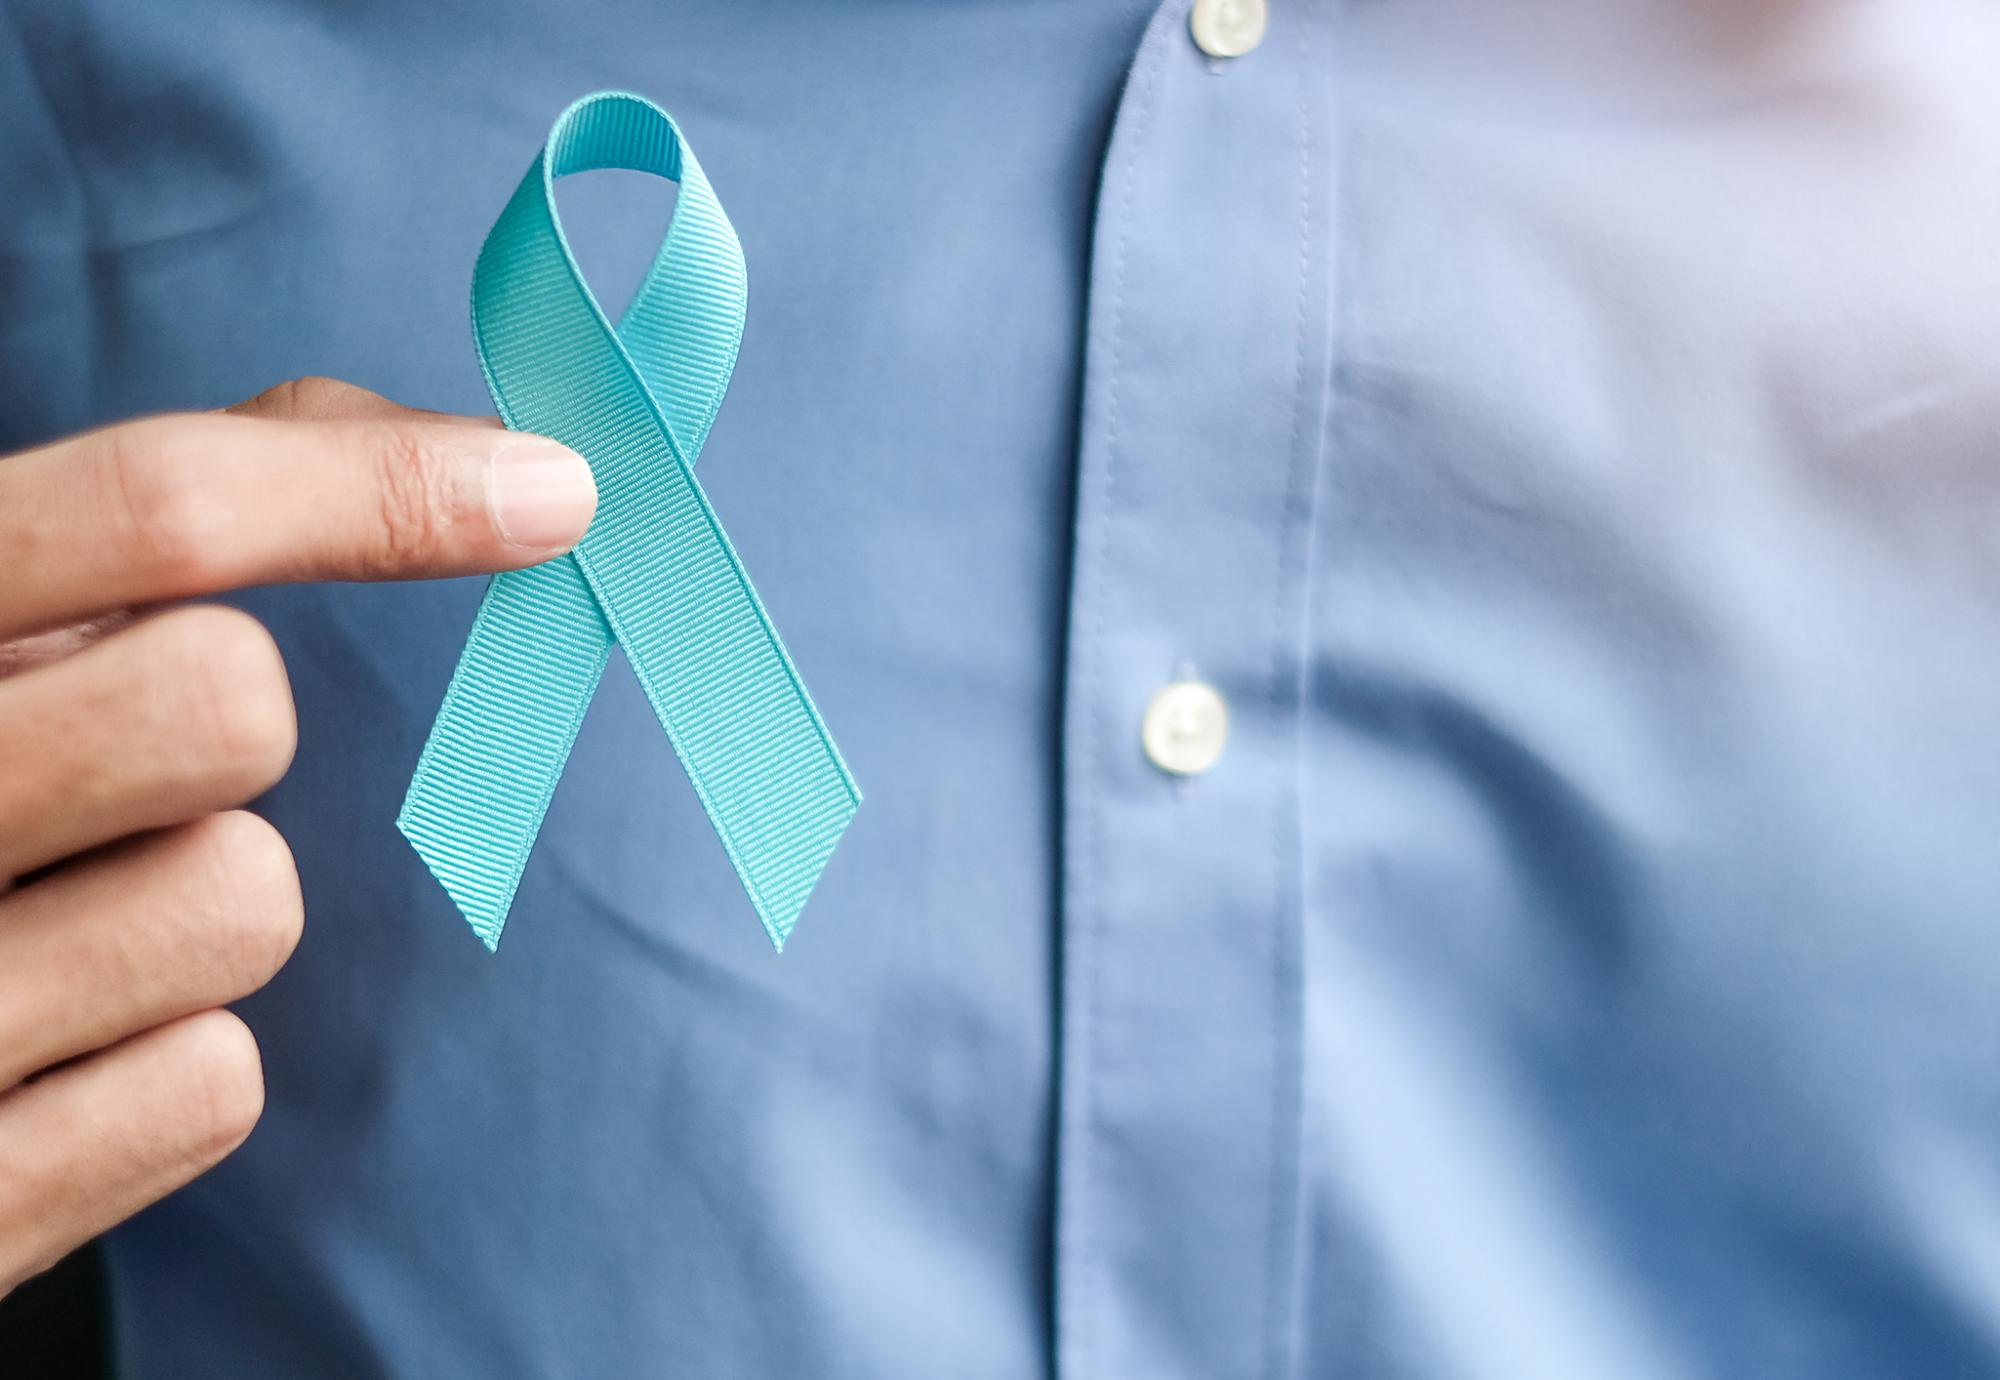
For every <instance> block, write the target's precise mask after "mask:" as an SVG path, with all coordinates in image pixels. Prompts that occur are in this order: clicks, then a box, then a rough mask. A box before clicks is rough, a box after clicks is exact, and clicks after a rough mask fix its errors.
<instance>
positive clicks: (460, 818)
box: [397, 92, 861, 949]
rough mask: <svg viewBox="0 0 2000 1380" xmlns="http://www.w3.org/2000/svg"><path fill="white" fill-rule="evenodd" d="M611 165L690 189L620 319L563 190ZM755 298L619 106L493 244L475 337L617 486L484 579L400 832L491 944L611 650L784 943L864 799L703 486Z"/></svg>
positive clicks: (673, 165)
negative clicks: (595, 280)
mask: <svg viewBox="0 0 2000 1380" xmlns="http://www.w3.org/2000/svg"><path fill="white" fill-rule="evenodd" d="M598 168H630V169H633V170H635V171H639V172H647V173H653V174H655V175H657V176H660V177H665V178H669V179H671V180H673V181H675V182H678V183H679V184H680V188H679V194H678V196H677V198H676V200H675V204H674V214H673V220H672V223H671V224H670V225H669V227H668V229H667V234H666V238H665V239H664V240H663V241H662V243H661V245H660V251H659V254H658V255H657V256H656V257H655V258H654V260H653V264H652V267H651V269H650V270H649V272H648V273H647V275H646V278H645V280H644V282H643V283H642V284H641V285H640V288H639V290H638V292H637V293H636V295H635V296H634V297H633V299H632V304H631V305H630V307H628V308H627V309H626V311H625V314H624V316H623V317H622V318H621V319H620V321H619V323H618V324H617V326H615V327H614V326H613V325H612V324H611V322H610V320H609V319H608V318H606V316H605V315H604V312H603V310H602V309H601V308H600V307H599V306H598V304H597V301H596V299H595V298H594V297H592V296H591V294H590V289H589V288H588V287H586V286H585V285H584V281H583V276H582V273H581V272H580V271H579V270H578V268H577V264H576V259H575V257H574V256H573V255H572V254H571V253H570V249H569V245H568V243H567V241H566V240H565V239H564V237H563V230H562V222H561V220H560V219H559V218H558V217H557V215H556V205H555V180H556V179H557V178H559V177H563V176H566V175H567V174H569V173H574V172H587V171H591V170H593V169H598ZM745 294H746V282H745V278H744V272H743V250H742V247H741V246H740V245H739V244H738V243H737V240H736V231H735V229H734V228H733V227H732V226H731V225H730V223H729V217H728V216H727V215H725V214H724V213H723V210H722V206H721V203H719V202H718V201H717V200H716V198H715V192H714V190H713V189H712V188H710V186H709V185H708V179H707V177H705V176H704V175H703V174H702V170H701V164H700V163H698V162H696V161H695V156H694V152H693V150H691V149H690V148H688V147H687V144H686V143H685V141H683V140H682V138H681V134H680V130H679V129H678V128H677V127H676V126H675V124H674V122H673V120H672V119H671V118H670V117H669V116H668V115H667V113H666V112H665V111H664V110H662V109H660V108H659V107H658V106H656V105H654V104H653V103H652V102H651V101H648V100H646V99H644V98H643V97H639V96H633V95H629V94H626V93H623V92H600V93H598V94H597V95H593V96H586V97H584V98H583V99H582V100H580V101H578V102H577V103H576V104H574V105H572V106H571V107H570V108H569V109H568V110H566V111H564V112H563V114H562V117H561V118H560V119H558V120H557V121H556V124H555V128H554V129H552V130H551V131H550V132H549V137H548V142H547V143H546V144H545V145H543V148H542V151H541V154H540V156H539V157H537V158H536V160H535V162H534V165H533V166H532V167H530V168H529V169H528V174H527V176H526V177H524V178H522V180H521V185H520V186H519V187H518V188H517V189H516V190H515V192H514V195H513V198H512V199H511V200H510V201H509V202H508V203H507V207H506V209H505V210H504V211H502V212H501V213H500V219H499V220H498V221H497V222H496V223H495V224H494V226H493V229H492V231H491V232H490V233H488V235H487V236H486V244H485V246H484V247H483V248H482V249H481V250H480V253H479V261H478V264H477V265H476V266H475V268H474V270H473V277H472V333H473V340H474V343H475V345H476V346H477V348H478V351H479V361H480V366H481V368H483V369H484V370H485V373H486V383H487V387H488V388H490V389H491V390H492V393H493V401H494V404H495V405H496V406H497V407H498V408H499V410H500V416H501V419H502V420H503V421H504V422H505V423H506V424H507V425H508V426H509V427H512V428H514V429H516V430H521V431H531V432H538V433H540V434H542V435H545V436H553V437H554V438H555V439H557V440H558V441H561V442H562V443H563V444H565V445H567V446H569V447H570V448H571V449H573V450H575V451H577V452H579V453H580V454H582V455H583V456H584V457H585V458H586V459H587V460H589V462H590V467H591V471H592V473H593V474H594V475H595V476H596V478H597V490H598V505H597V517H596V519H595V521H593V522H592V524H591V527H590V531H589V533H588V534H587V535H586V536H585V537H584V539H583V541H582V542H581V543H580V544H579V545H578V546H577V547H576V549H575V550H574V551H573V552H571V553H570V554H569V555H567V556H564V557H561V558H560V559H558V560H554V561H550V562H548V563H547V564H545V565H540V566H536V567H534V568H533V569H530V570H519V571H512V572H509V573H507V574H504V575H500V576H497V577H496V578H495V579H494V580H493V582H492V583H491V584H490V585H489V586H488V587H487V591H486V597H485V599H484V601H483V602H482V603H481V604H480V606H479V615H478V617H477V619H476V620H475V621H474V622H473V625H472V632H471V635H470V636H469V637H468V639H467V641H466V645H465V651H464V653H463V654H462V655H461V657H460V658H459V663H458V669H457V670H456V671H455V672H454V673H453V675H452V678H451V685H450V688H449V689H448V690H447V691H446V692H445V700H444V707H443V708H442V709H441V710H439V712H438V717H437V722H436V724H435V725H433V726H432V728H431V734H430V738H429V740H428V741H427V742H426V743H425V744H424V751H423V756H422V758H421V759H420V760H419V761H418V763H417V770H416V776H415V779H414V780H412V781H411V783H410V792H409V796H408V797H407V798H406V799H405V800H404V802H403V810H402V813H401V815H400V816H399V817H398V818H397V827H398V828H400V829H401V830H402V831H403V834H404V836H405V837H406V838H408V839H409V841H410V843H411V844H412V845H413V846H414V847H415V848H416V850H417V852H418V854H419V855H420V856H421V857H422V858H423V860H424V863H425V864H426V865H427V866H428V867H429V868H430V870H431V871H432V873H433V874H435V875H436V877H437V879H438V881H439V882H440V883H442V884H443V886H444V889H445V890H446V892H448V893H449V894H450V896H451V898H452V900H453V901H454V902H455V903H456V904H457V906H458V908H459V910H460V911H461V912H463V913H464V915H465V918H466V920H467V921H468V922H470V924H471V925H472V928H473V930H474V931H475V932H477V934H478V935H479V937H480V938H481V939H482V940H484V941H485V943H486V946H487V947H488V948H489V949H491V948H496V947H498V945H499V943H500V932H501V930H502V928H503V927H504V926H505V925H506V922H507V912H508V910H509V908H510V907H511V906H512V904H513V900H514V893H515V890H516V888H517V887H518V886H519V885H520V880H521V870H522V868H523V867H524V866H525V865H526V863H527V858H528V852H529V850H530V849H531V848H532V847H533V846H534V841H535V836H536V834H537V833H539V832H540V830H541V826H542V818H543V816H544V815H545V814H546V813H547V811H548V806H549V798H550V796H551V794H552V793H553V792H554V790H555V785H556V780H557V779H558V778H559V777H560V776H561V775H562V771H563V766H564V763H565V762H566V761H567V760H568V758H569V752H570V747H571V745H572V744H573V743H574V742H575V740H576V731H577V727H578V725H579V724H580V723H581V722H582V721H583V714H584V710H585V709H586V708H588V707H589V704H590V699H591V696H592V694H594V693H595V691H596V688H597V682H598V678H599V677H600V676H601V675H602V674H603V671H604V665H605V661H606V658H607V657H608V656H609V655H610V652H611V647H612V644H613V643H614V642H616V643H617V644H618V645H619V646H622V647H623V648H624V649H625V654H626V657H627V659H628V660H629V661H630V662H631V664H632V668H633V670H634V671H635V672H636V673H637V674H638V677H639V683H640V684H641V685H642V686H644V687H645V691H646V697H647V699H648V700H650V701H651V702H652V706H653V711H654V713H655V714H657V715H658V716H659V720H660V724H661V727H663V728H664V729H665V730H666V734H667V737H668V739H669V740H671V742H672V743H673V746H674V751H675V752H676V753H677V754H679V757H680V760H681V765H682V766H683V767H685V768H686V770H687V774H688V779H689V780H690V781H691V782H692V783H693V784H694V789H695V793H696V794H697V795H698V796H700V798H701V803H702V805H703V807H704V808H706V809H707V811H708V817H709V820H710V821H711V822H712V823H713V824H714V826H715V832H716V835H717V837H718V838H720V839H721V841H722V846H723V848H724V850H725V851H726V852H727V853H728V855H729V860H730V862H731V863H733V864H734V865H735V867H736V873H737V875H738V876H739V877H741V878H742V879H743V886H744V889H745V890H746V891H747V892H748V893H749V895H750V900H751V903H752V904H753V905H754V906H755V908H756V911H757V916H758V918H759V919H760V920H762V921H763V924H764V929H765V930H766V932H767V933H769V935H770V936H771V942H772V943H773V944H774V945H776V946H777V947H779V948H781V949H782V948H783V947H784V943H785V940H786V938H787V937H788V936H789V935H790V934H791V931H792V925H793V923H794V922H795V921H796V920H797V918H798V914H799V910H800V908H801V907H803V906H804V905H805V902H806V898H807V897H808V896H809V895H810V894H811V893H812V889H813V886H814V884H815V883H816V882H817V881H818V880H819V875H820V872H821V871H822V870H823V869H824V868H825V866H826V862H827V859H828V858H829V857H830V856H832V853H833V849H834V845H835V844H837V843H838V842H839V840H840V836H841V834H842V832H843V831H845V829H846V828H847V824H848V821H849V820H851V819H852V818H853V817H854V812H855V810H856V808H857V807H858V806H859V805H860V803H861V791H860V788H859V787H858V786H857V785H856V784H855V781H854V778H853V776H852V775H851V774H849V772H848V770H847V766H846V764H845V763H844V762H842V761H841V758H840V752H839V750H838V749H837V748H836V747H835V746H834V744H833V739H832V737H831V736H830V735H829V734H828V733H827V730H826V726H825V724H823V723H822V722H821V721H820V717H819V712H818V710H816V709H815V708H814V707H813V702H812V699H811V697H810V696H809V695H807V693H806V688H805V684H804V682H803V681H801V680H800V679H799V675H798V672H797V671H796V670H795V669H794V668H793V666H792V661H791V657H790V656H788V655H787V654H786V652H785V647H784V644H783V643H782V642H780V641H779V639H778V632H777V629H776V628H774V627H772V625H771V619H770V616H769V615H768V614H766V613H765V611H764V606H763V604H762V602H761V601H760V600H759V599H758V598H757V591H756V590H755V589H753V588H752V587H751V584H750V577H749V575H748V574H746V573H745V571H744V569H743V565H742V562H740V561H739V560H738V559H737V557H736V552H735V551H734V550H733V549H732V548H731V547H730V544H729V538H728V537H727V536H726V535H725V534H724V532H723V530H722V523H721V522H720V521H719V520H718V519H717V517H716V515H715V510H714V509H713V508H712V507H711V506H710V505H709V502H708V497H707V495H705V494H704V493H703V492H702V490H701V486H700V485H699V484H697V483H696V482H695V477H694V462H695V458H696V456H697V455H698V454H699V453H700V451H701V447H702V443H703V441H704V440H706V439H707V436H708V429H709V424H710V423H711V422H712V421H713V420H714V418H715V413H716V409H717V408H718V407H720V406H721V403H722V395H723V392H724V390H725V389H727V387H728V385H729V376H730V373H731V372H732V370H733V369H734V368H735V365H736V350H737V346H738V343H739V342H740V341H741V340H742V336H743V313H744V303H745V300H746V296H745Z"/></svg>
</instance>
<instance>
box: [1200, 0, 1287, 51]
mask: <svg viewBox="0 0 2000 1380" xmlns="http://www.w3.org/2000/svg"><path fill="white" fill-rule="evenodd" d="M1269 19H1270V11H1269V10H1268V9H1267V8H1266V7H1265V2H1264V0H1194V8H1193V9H1192V10H1190V11H1188V31H1189V32H1190V33H1192V34H1193V35H1194V42H1195V46H1196V47H1197V48H1199V49H1201V50H1202V51H1203V52H1204V53H1207V54H1208V55H1209V56H1210V57H1214V58H1233V57H1242V56H1243V55H1244V54H1245V53H1247V52H1249V51H1250V50H1251V49H1252V48H1255V47H1256V46H1257V45H1258V44H1259V43H1262V42H1263V41H1264V26H1265V24H1266V23H1267V22H1268V21H1269Z"/></svg>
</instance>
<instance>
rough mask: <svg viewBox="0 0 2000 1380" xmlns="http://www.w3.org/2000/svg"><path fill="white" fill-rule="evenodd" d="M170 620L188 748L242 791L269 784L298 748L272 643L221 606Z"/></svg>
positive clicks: (249, 621) (251, 622)
mask: <svg viewBox="0 0 2000 1380" xmlns="http://www.w3.org/2000/svg"><path fill="white" fill-rule="evenodd" d="M167 617H169V618H171V619H173V620H174V623H175V627H174V629H173V634H174V636H175V638H176V639H177V644H178V645H177V660H178V662H179V665H178V666H177V668H176V669H177V671H178V672H179V674H178V675H177V676H176V681H177V683H178V684H179V685H180V686H182V687H183V691H184V693H185V694H186V696H187V698H188V701H189V703H188V705H187V706H186V714H187V716H188V718H189V720H190V726H191V728H192V730H193V734H194V741H195V743H196V744H198V745H199V748H200V750H201V751H202V752H203V753H204V755H205V756H208V757H210V758H211V759H212V760H211V761H210V763H209V764H208V766H209V768H210V769H211V770H212V769H214V768H215V767H220V768H222V769H223V771H224V774H225V775H227V776H228V778H229V779H230V780H231V781H232V782H235V783H237V784H239V785H240V786H241V787H242V788H243V789H244V790H246V791H250V792H255V791H260V790H263V789H265V788H267V787H269V786H271V785H273V784H275V783H276V781H277V780H278V778H279V777H281V776H283V775H284V774H285V769H286V768H287V767H289V766H290V765H291V760H292V753H293V751H294V750H295V749H296V747H297V745H298V722H297V719H296V716H295V715H294V712H293V709H292V691H291V683H290V681H289V679H288V678H287V677H286V674H285V663H284V659H283V657H282V656H281V655H280V654H279V652H278V644H277V643H276V642H274V641H273V640H272V639H271V634H270V633H268V632H266V631H265V630H264V626H263V625H262V624H261V623H259V622H258V621H257V620H256V619H254V618H252V617H251V616H250V615H249V614H247V613H243V612H241V611H240V610H237V609H232V608H226V607H223V606H221V605H203V606H200V607H196V608H189V609H181V610H178V611H177V612H175V613H174V614H170V615H167Z"/></svg>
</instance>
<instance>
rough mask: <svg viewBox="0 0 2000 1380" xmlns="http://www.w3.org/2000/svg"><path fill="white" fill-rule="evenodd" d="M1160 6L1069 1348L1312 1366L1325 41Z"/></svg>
mask: <svg viewBox="0 0 2000 1380" xmlns="http://www.w3.org/2000/svg"><path fill="white" fill-rule="evenodd" d="M1189 9H1190V6H1189V4H1188V3H1186V2H1185V0H1176V2H1175V3H1170V4H1168V5H1167V6H1165V7H1164V8H1163V9H1162V11H1161V12H1160V13H1159V14H1157V15H1155V17H1154V20H1153V22H1152V25H1151V27H1150V28H1149V30H1148V32H1147V34H1146V37H1145V40H1144V42H1143V43H1142V45H1141V47H1140V50H1139V54H1138V56H1137V58H1136V60H1135V63H1134V67H1133V70H1132V73H1131V76H1130V78H1129V80H1128V82H1127V85H1126V89H1125V93H1124V95H1123V97H1122V100H1121V104H1120V108H1119V112H1118V117H1117V123H1116V127H1115V130H1114V133H1113V137H1112V141H1111V146H1110V149H1109V152H1108V155H1107V158H1106V163H1105V169H1104V176H1103V182H1102V186H1101V190H1100V194H1099V197H1100V199H1099V207H1098V217H1097V224H1096V231H1095V240H1094V248H1093V264H1092V279H1091V291H1090V315H1089V328H1088V342H1087V348H1088V358H1087V364H1086V376H1085V393H1084V409H1083V419H1082V434H1081V450H1080V460H1079V464H1080V479H1079V491H1078V512H1077V531H1076V567H1075V575H1074V581H1073V587H1072V593H1071V606H1070V636H1069V675H1068V681H1067V686H1066V691H1065V695H1066V704H1065V715H1066V717H1065V724H1064V769H1063V791H1064V796H1063V813H1064V825H1063V827H1064V894H1063V951H1062V965H1063V966H1062V975H1061V981H1062V1003H1061V1019H1062V1025H1061V1038H1060V1051H1061V1053H1060V1080H1061V1096H1060V1127H1059V1149H1058V1201H1057V1214H1058V1224H1057V1280H1056V1293H1057V1298H1056V1311H1057V1360H1058V1365H1059V1370H1060V1373H1061V1374H1062V1375H1063V1376H1065V1377H1068V1378H1069V1380H1082V1378H1083V1377H1098V1376H1138V1375H1144V1376H1161V1377H1165V1376H1183V1375H1184V1376H1201V1377H1205V1380H1222V1378H1224V1377H1237V1376H1278V1375H1284V1374H1287V1373H1289V1372H1290V1369H1291V1366H1292V1356H1293V1352H1294V1347H1293V1344H1292V1340H1291V1339H1292V1336H1293V1334H1294V1332H1295V1328H1296V1316H1297V1307H1298V1305H1297V1298H1298V1289H1299V1281H1298V1273H1299V1270H1298V1264H1297V1259H1298V1234H1297V1223H1298V1219H1299V1194H1300V1191H1301V1188H1300V1184H1301V1178H1300V1172H1299V1158H1300V1097H1301V1076H1302V1071H1301V1068H1300V1050H1301V1043H1300V1021H1301V1016H1300V1000H1301V997H1300V991H1301V989H1300V935H1301V914H1300V910H1301V900H1300V893H1301V888H1300V880H1299V876H1300V861H1299V858H1300V853H1299V829H1300V819H1299V808H1300V805H1299V801H1300V794H1299V760H1300V758H1299V734H1300V731H1301V722H1302V716H1301V707H1302V688H1301V687H1302V681H1303V665H1304V656H1303V648H1302V640H1303V632H1302V628H1303V619H1304V614H1305V609H1304V598H1305V588H1306V581H1305V578H1304V576H1305V571H1306V565H1307V562H1308V560H1309V559H1310V552H1309V545H1310V532H1311V526H1312V524H1311V514H1312V508H1313V504H1314V501H1315V493H1316V489H1317V475H1318V471H1319V467H1320V462H1321V456H1320V446H1321V438H1322V436H1323V434H1324V430H1325V428H1324V426H1323V419H1324V408H1325V406H1326V385H1327V380H1328V378H1329V362H1328V349H1329V336H1330V332H1329V325H1328V317H1329V301H1328V292H1329V286H1328V284H1329V272H1328V268H1329V259H1330V251H1331V235H1330V231H1329V226H1328V223H1327V214H1328V207H1329V206H1330V204H1331V187H1330V159H1329V158H1328V156H1327V149H1326V142H1327V140H1326V131H1327V127H1328V124H1327V118H1326V101H1327V99H1328V92H1327V90H1326V81H1325V79H1324V77H1323V75H1321V74H1322V73H1323V72H1324V70H1325V67H1326V63H1325V55H1324V51H1323V49H1324V45H1325V40H1326V35H1325V34H1324V33H1322V32H1320V26H1321V23H1322V17H1321V16H1320V15H1318V14H1316V13H1315V11H1314V7H1313V6H1311V5H1308V4H1302V3H1295V4H1289V5H1280V6H1276V7H1274V8H1273V10H1272V13H1271V15H1270V20H1269V26H1268V30H1267V32H1265V33H1264V35H1263V37H1262V39H1261V41H1260V42H1259V43H1258V44H1257V46H1256V47H1255V48H1254V49H1252V50H1251V51H1249V52H1247V53H1244V54H1243V55H1241V56H1239V57H1235V58H1231V59H1228V60H1226V61H1225V60H1218V59H1213V58H1211V57H1209V56H1207V55H1206V54H1204V53H1203V52H1202V51H1201V50H1200V49H1199V48H1198V47H1197V46H1196V43H1195V41H1194V40H1193V38H1192V37H1191V34H1190V25H1189Z"/></svg>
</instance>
